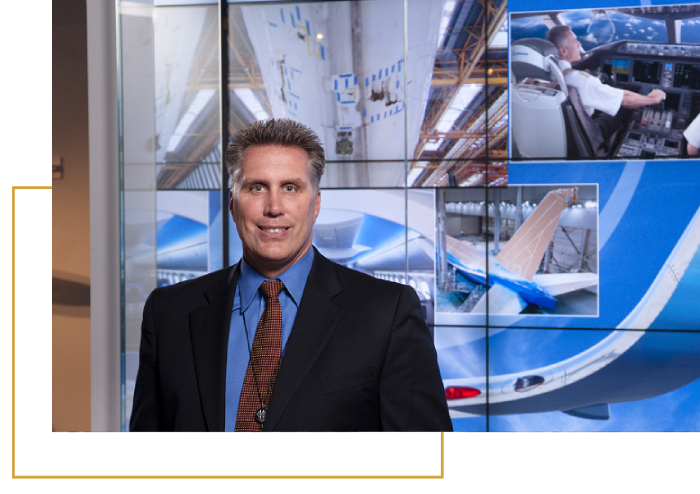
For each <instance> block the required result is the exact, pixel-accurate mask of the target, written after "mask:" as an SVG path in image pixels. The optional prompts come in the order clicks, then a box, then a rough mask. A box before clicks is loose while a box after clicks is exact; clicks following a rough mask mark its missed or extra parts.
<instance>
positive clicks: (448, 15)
mask: <svg viewBox="0 0 700 494" xmlns="http://www.w3.org/2000/svg"><path fill="white" fill-rule="evenodd" d="M455 3H456V2H452V1H450V2H447V3H445V7H444V9H443V11H442V20H441V21H440V29H439V30H438V32H439V33H440V36H439V38H438V40H439V41H438V49H440V48H441V47H442V44H443V43H444V42H445V36H446V35H447V26H448V25H449V24H450V19H452V14H453V13H454V10H455Z"/></svg>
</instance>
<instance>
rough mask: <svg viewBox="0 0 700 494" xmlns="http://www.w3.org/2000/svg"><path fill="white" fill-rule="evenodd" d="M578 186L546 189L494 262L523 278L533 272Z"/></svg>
mask: <svg viewBox="0 0 700 494" xmlns="http://www.w3.org/2000/svg"><path fill="white" fill-rule="evenodd" d="M577 191H578V187H572V188H569V189H557V190H553V191H551V192H549V193H548V194H547V195H546V196H545V197H544V199H542V202H540V204H539V205H538V206H537V208H536V209H535V210H534V211H533V213H532V214H531V215H530V217H529V218H528V219H527V220H526V221H525V222H524V223H523V224H522V226H521V227H520V229H519V230H518V231H517V232H515V235H513V237H512V238H511V239H510V241H508V244H507V245H506V246H505V247H504V248H503V250H502V251H501V252H500V253H499V254H498V255H497V256H496V258H495V261H496V262H497V263H498V264H500V265H501V266H503V267H504V268H506V269H508V270H509V271H511V272H513V273H515V274H517V275H519V276H522V277H523V278H525V279H526V280H527V281H532V277H533V276H534V275H535V273H536V272H537V268H538V266H539V265H540V262H541V261H542V257H543V256H544V253H545V250H547V245H549V242H550V241H551V240H552V236H553V235H554V230H555V229H556V227H557V224H558V223H559V218H561V214H562V213H563V212H564V209H566V207H567V206H569V205H570V204H571V203H572V202H574V201H575V200H576V199H577V197H576V193H577Z"/></svg>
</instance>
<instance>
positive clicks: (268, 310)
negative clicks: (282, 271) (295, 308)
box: [236, 280, 284, 432]
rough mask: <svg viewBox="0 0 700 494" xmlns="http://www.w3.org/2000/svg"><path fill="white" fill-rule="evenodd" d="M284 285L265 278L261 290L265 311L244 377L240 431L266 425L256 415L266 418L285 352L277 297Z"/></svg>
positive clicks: (239, 407)
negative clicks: (281, 358)
mask: <svg viewBox="0 0 700 494" xmlns="http://www.w3.org/2000/svg"><path fill="white" fill-rule="evenodd" d="M283 288H284V285H283V284H282V282H281V281H279V280H274V281H263V282H262V284H261V285H260V291H261V292H262V293H263V296H264V297H265V311H264V312H263V315H262V317H261V318H260V323H259V324H258V329H257V331H256V332H255V338H254V339H253V349H252V350H251V352H250V360H249V361H248V369H247V370H246V373H245V378H244V379H243V389H242V390H241V400H240V402H239V403H238V415H237V416H236V432H241V431H243V432H259V431H260V430H262V424H261V423H260V422H259V421H258V420H256V419H255V417H256V413H257V414H258V416H259V417H258V418H262V419H263V420H264V415H266V414H267V407H268V406H269V405H270V397H271V396H272V389H273V388H274V387H275V381H276V380H277V371H278V370H279V363H280V357H281V355H282V308H281V307H280V301H279V298H277V296H278V295H279V293H280V292H281V291H282V289H283ZM263 410H264V411H263ZM260 415H262V417H260Z"/></svg>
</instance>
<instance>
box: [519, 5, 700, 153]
mask: <svg viewBox="0 0 700 494" xmlns="http://www.w3.org/2000/svg"><path fill="white" fill-rule="evenodd" d="M556 7H557V8H556V9H554V8H552V9H551V10H546V9H545V10H540V9H539V5H537V4H536V3H535V2H528V1H522V2H515V3H513V2H511V4H510V6H509V8H510V19H509V22H510V69H511V70H510V81H511V82H510V84H511V86H510V92H509V95H510V96H509V127H510V134H509V154H510V157H511V159H517V160H521V159H522V160H542V159H555V160H574V159H589V160H590V159H601V160H606V159H615V158H628V157H635V158H643V159H650V158H667V157H684V156H687V151H686V150H685V149H683V148H682V147H681V146H665V145H664V142H665V141H664V139H666V138H668V137H669V136H671V137H672V140H673V141H674V142H678V141H680V139H681V135H682V133H683V132H684V131H685V129H686V128H687V126H688V125H689V123H690V121H691V120H692V117H693V116H694V115H695V113H696V111H695V110H696V109H695V110H694V107H695V106H697V105H695V104H694V103H693V98H694V95H693V94H692V92H690V91H682V92H677V91H675V95H674V96H673V97H671V98H670V100H669V101H668V102H667V103H666V104H662V103H661V102H660V101H659V99H658V95H660V93H659V92H660V91H661V92H663V93H668V90H669V88H677V89H690V88H691V87H692V86H693V84H695V82H691V81H694V80H695V79H697V77H695V75H696V74H695V73H694V72H693V71H695V72H697V71H696V68H697V66H698V65H697V63H696V62H700V50H698V48H697V46H696V43H697V42H698V40H697V33H696V32H695V31H697V30H692V29H690V30H689V31H693V33H691V34H689V35H687V36H686V35H681V33H680V30H678V29H676V28H675V27H674V26H681V25H683V24H688V25H694V23H695V22H696V19H697V18H698V17H700V15H699V14H700V10H698V8H697V5H690V6H686V5H683V6H659V7H658V10H657V11H655V12H654V13H653V14H652V13H650V12H644V11H640V10H638V9H637V10H635V9H634V8H630V7H627V6H625V5H619V6H615V5H614V4H610V5H609V6H602V8H601V6H598V5H596V6H595V8H584V9H580V8H578V6H577V5H573V3H572V4H571V5H568V6H566V7H565V6H563V5H557V6H556ZM567 7H568V8H567ZM591 7H593V6H591ZM664 19H665V20H666V21H665V22H664ZM671 19H673V20H674V22H673V23H672V22H670V20H671ZM591 77H592V78H593V79H591ZM623 91H630V92H634V93H639V94H641V95H644V96H646V95H649V94H652V93H653V94H652V96H651V97H650V98H648V99H640V98H637V100H635V101H636V103H634V104H629V103H628V102H625V103H624V104H623V101H622V100H623V95H624V94H625V93H624V92H623ZM628 97H629V95H628ZM661 97H662V98H661V101H663V95H661ZM650 117H653V118H650ZM648 123H651V124H652V125H651V126H649V125H647V124H648ZM640 129H641V130H642V131H643V135H642V136H641V139H640V140H638V141H634V140H630V139H628V138H627V137H626V136H627V132H628V131H635V132H636V131H637V130H640Z"/></svg>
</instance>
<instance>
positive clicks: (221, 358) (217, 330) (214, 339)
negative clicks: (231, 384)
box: [190, 264, 240, 431]
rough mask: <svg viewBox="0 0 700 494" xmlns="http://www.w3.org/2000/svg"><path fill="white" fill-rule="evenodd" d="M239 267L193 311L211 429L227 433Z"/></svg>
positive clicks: (197, 360) (194, 347)
mask: <svg viewBox="0 0 700 494" xmlns="http://www.w3.org/2000/svg"><path fill="white" fill-rule="evenodd" d="M239 272H240V268H239V264H236V265H235V266H232V267H231V268H230V269H229V271H228V274H227V275H225V276H221V277H220V278H219V280H217V282H216V283H214V284H212V285H211V286H210V287H209V288H208V289H207V290H206V291H205V292H204V296H205V297H206V299H207V301H208V302H209V304H208V305H206V306H204V307H199V308H197V309H195V310H193V311H192V312H190V338H191V341H192V352H193V356H194V367H195V373H196V376H197V384H198V387H199V397H200V400H201V402H202V410H203V413H204V420H205V422H206V426H207V430H209V431H223V430H224V424H225V421H226V415H225V414H226V403H225V399H226V356H227V351H228V337H229V327H230V324H231V310H232V308H233V297H234V295H235V293H236V282H237V281H238V274H239Z"/></svg>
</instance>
